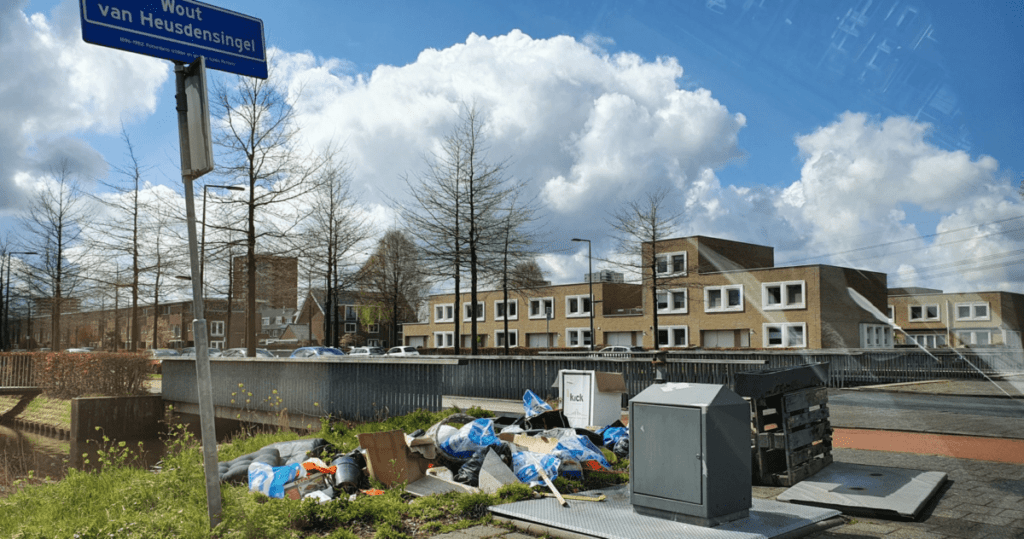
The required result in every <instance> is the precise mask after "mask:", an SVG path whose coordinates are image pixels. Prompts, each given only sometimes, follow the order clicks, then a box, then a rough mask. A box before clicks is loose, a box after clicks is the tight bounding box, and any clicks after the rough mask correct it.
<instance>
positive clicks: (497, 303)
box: [494, 299, 519, 320]
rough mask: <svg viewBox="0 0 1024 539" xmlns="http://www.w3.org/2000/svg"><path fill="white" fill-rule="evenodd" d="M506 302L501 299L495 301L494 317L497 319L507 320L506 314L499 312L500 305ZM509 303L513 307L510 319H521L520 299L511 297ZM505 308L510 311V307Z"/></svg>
mask: <svg viewBox="0 0 1024 539" xmlns="http://www.w3.org/2000/svg"><path fill="white" fill-rule="evenodd" d="M504 304H505V302H504V301H502V300H500V299H499V300H496V301H495V302H494V319H495V320H505V315H504V314H499V313H498V307H500V306H501V305H504ZM508 305H510V306H511V307H512V309H511V311H512V312H511V314H512V316H509V317H508V320H519V300H518V299H510V300H508ZM505 310H506V311H508V310H509V309H508V308H507V307H506V309H505Z"/></svg>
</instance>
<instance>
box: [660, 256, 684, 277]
mask: <svg viewBox="0 0 1024 539" xmlns="http://www.w3.org/2000/svg"><path fill="white" fill-rule="evenodd" d="M656 272H657V275H658V277H665V276H668V275H686V251H683V252H679V253H662V254H659V255H658V256H657V263H656Z"/></svg>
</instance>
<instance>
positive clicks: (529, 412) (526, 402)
mask: <svg viewBox="0 0 1024 539" xmlns="http://www.w3.org/2000/svg"><path fill="white" fill-rule="evenodd" d="M523 410H524V411H525V413H526V418H527V419H529V418H531V417H536V416H539V415H540V414H543V413H544V412H550V411H551V405H550V404H548V403H546V402H544V400H543V399H541V398H540V397H538V396H537V394H536V393H534V392H533V391H530V390H529V389H527V390H526V393H523Z"/></svg>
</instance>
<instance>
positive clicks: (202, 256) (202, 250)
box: [199, 185, 245, 318]
mask: <svg viewBox="0 0 1024 539" xmlns="http://www.w3.org/2000/svg"><path fill="white" fill-rule="evenodd" d="M209 187H214V188H216V189H227V190H229V191H245V187H240V186H238V185H204V186H203V232H202V237H201V238H200V240H199V244H200V247H199V288H200V290H202V288H203V287H204V285H205V284H206V281H205V280H204V277H205V275H206V274H205V272H204V270H205V269H206V189H207V188H209ZM205 294H206V292H205V290H203V291H202V292H201V295H205ZM203 318H206V316H205V315H204V316H203Z"/></svg>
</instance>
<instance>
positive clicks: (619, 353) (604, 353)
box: [592, 345, 644, 357]
mask: <svg viewBox="0 0 1024 539" xmlns="http://www.w3.org/2000/svg"><path fill="white" fill-rule="evenodd" d="M643 351H644V349H643V347H641V346H623V345H616V346H605V347H604V348H602V349H600V350H599V351H598V352H597V353H596V354H594V355H593V356H592V357H633V354H636V353H643Z"/></svg>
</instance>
